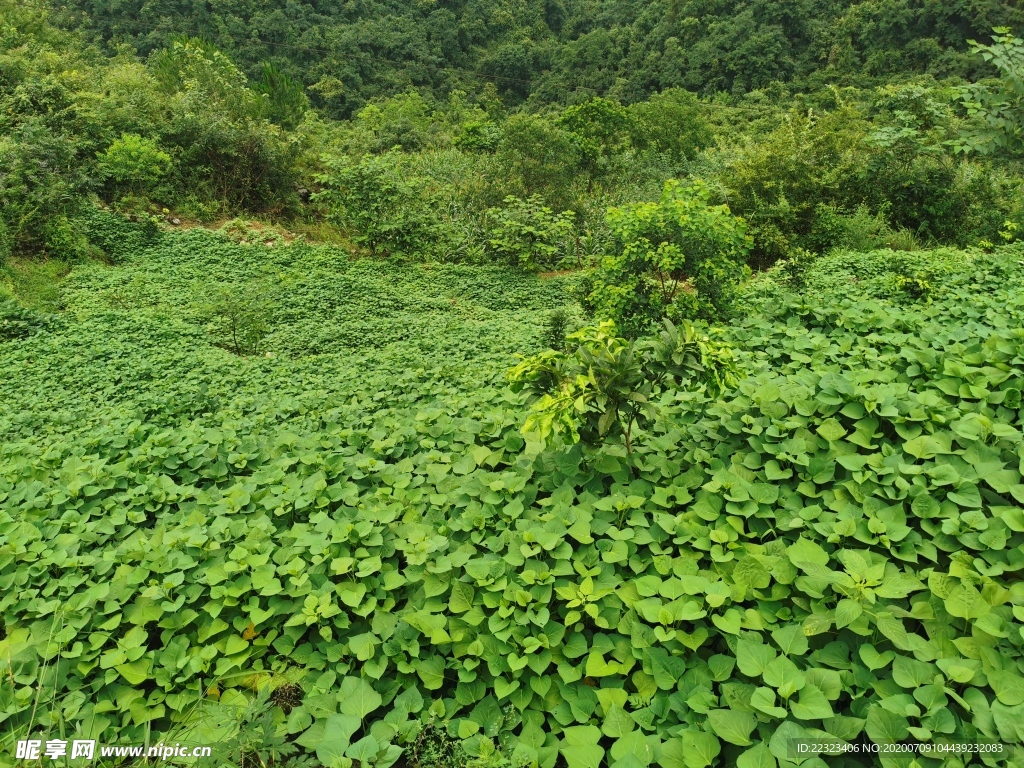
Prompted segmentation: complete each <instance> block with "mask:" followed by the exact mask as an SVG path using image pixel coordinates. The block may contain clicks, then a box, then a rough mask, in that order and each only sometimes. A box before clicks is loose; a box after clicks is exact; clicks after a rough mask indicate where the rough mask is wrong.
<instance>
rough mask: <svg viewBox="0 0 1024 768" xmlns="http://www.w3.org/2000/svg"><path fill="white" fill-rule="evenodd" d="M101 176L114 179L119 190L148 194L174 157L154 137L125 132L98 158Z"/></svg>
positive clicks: (168, 167) (121, 191)
mask: <svg viewBox="0 0 1024 768" xmlns="http://www.w3.org/2000/svg"><path fill="white" fill-rule="evenodd" d="M98 160H99V172H100V174H101V176H102V177H104V178H107V179H110V180H111V181H113V182H114V184H115V188H116V189H117V191H118V192H120V193H124V192H128V193H131V194H133V195H140V196H148V195H150V194H152V191H153V187H154V186H155V185H156V183H157V182H158V181H160V179H162V178H163V177H164V176H165V175H166V174H167V172H168V171H169V170H170V166H171V156H170V155H168V154H167V153H166V152H163V151H161V150H160V148H159V147H158V146H157V143H156V142H155V141H153V140H152V139H147V138H143V137H142V136H139V135H138V134H133V133H125V134H122V135H121V138H119V139H117V140H116V141H114V142H113V143H112V144H111V145H110V146H109V147H108V148H107V150H106V151H105V152H103V153H101V154H100V155H99V157H98Z"/></svg>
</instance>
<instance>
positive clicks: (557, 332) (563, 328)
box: [542, 309, 572, 352]
mask: <svg viewBox="0 0 1024 768" xmlns="http://www.w3.org/2000/svg"><path fill="white" fill-rule="evenodd" d="M571 322H572V320H571V318H570V317H569V313H568V312H566V311H565V310H564V309H556V310H555V311H554V312H552V313H551V314H550V315H548V319H547V322H546V323H545V325H544V335H543V337H542V341H543V342H544V343H545V344H546V345H547V346H548V348H549V349H553V350H555V351H556V352H561V351H564V350H565V345H566V341H567V338H566V337H567V336H568V334H569V328H570V323H571Z"/></svg>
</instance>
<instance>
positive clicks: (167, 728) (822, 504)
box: [0, 230, 1024, 768]
mask: <svg viewBox="0 0 1024 768" xmlns="http://www.w3.org/2000/svg"><path fill="white" fill-rule="evenodd" d="M1022 261H1024V252H1022V251H1021V250H1020V248H1019V247H1017V246H1010V247H1006V248H1001V249H996V250H995V251H994V252H991V253H986V252H984V251H981V250H973V251H955V250H945V251H942V250H940V251H936V252H925V253H914V254H904V253H899V252H893V251H878V252H873V253H868V254H849V253H838V254H836V255H833V256H828V257H822V258H821V259H818V260H815V261H813V262H810V263H805V264H802V265H801V271H800V280H799V281H795V282H796V283H797V284H798V285H799V286H800V287H794V281H793V279H792V273H791V272H787V271H786V270H784V269H781V268H780V269H778V270H774V271H772V272H770V273H767V274H766V275H763V276H760V277H759V278H757V279H756V280H754V281H753V282H751V283H750V284H748V285H746V286H744V287H743V288H742V290H741V292H740V296H739V298H738V301H740V302H742V311H741V312H740V313H739V314H738V315H737V316H736V319H734V320H733V321H732V323H731V324H730V325H727V326H723V327H721V328H719V329H717V330H707V331H706V333H708V334H710V336H709V338H713V340H714V343H715V344H717V345H718V346H719V347H720V348H725V347H727V348H729V349H730V350H732V354H734V355H735V361H734V364H735V367H736V371H737V374H738V376H739V378H738V379H737V380H735V381H732V382H729V383H727V384H726V386H725V387H724V388H723V389H722V391H721V392H720V393H719V394H717V396H715V397H712V396H711V394H710V393H709V391H708V389H707V388H706V387H705V386H704V385H703V384H702V383H701V380H700V377H695V378H693V379H690V380H689V383H687V382H683V383H682V385H681V386H679V387H676V386H672V387H664V388H658V387H654V388H653V389H652V390H651V391H650V393H649V396H650V397H649V399H650V401H651V404H652V405H653V406H654V407H655V410H654V411H653V412H652V414H651V417H650V418H648V419H645V420H644V421H643V423H642V424H639V425H638V426H635V427H633V430H634V431H633V434H632V440H631V446H630V450H627V448H626V445H625V444H624V442H623V440H622V438H621V436H617V433H615V432H614V431H612V432H611V433H610V434H609V436H608V439H604V440H602V439H590V440H583V441H580V442H575V441H574V439H573V438H572V437H571V436H569V435H570V433H565V434H566V437H564V438H554V437H552V436H548V439H547V440H545V441H541V440H539V439H538V435H537V434H536V433H535V432H531V431H529V430H527V431H526V433H525V434H524V432H523V431H522V427H523V425H524V423H525V422H526V421H527V419H528V417H529V415H530V410H531V407H532V405H531V402H530V401H529V400H528V399H527V398H526V395H525V393H521V394H516V393H514V392H513V391H512V390H511V389H509V388H508V387H507V386H506V385H505V375H506V370H507V369H508V367H509V366H510V365H511V363H512V362H514V353H517V352H518V353H522V354H525V355H527V356H530V355H536V354H541V353H542V349H543V346H544V342H543V341H542V339H543V338H544V337H545V336H547V335H548V333H549V328H548V326H549V325H550V320H551V317H552V313H553V312H556V311H558V310H560V309H561V310H562V311H563V312H570V313H572V312H575V310H572V309H571V306H570V305H571V302H570V298H569V297H570V296H571V295H572V294H573V293H574V291H575V288H574V286H573V285H572V282H573V280H575V279H576V278H574V277H571V276H569V277H561V278H554V279H552V280H542V279H539V278H536V277H532V276H528V275H525V274H523V273H516V272H501V271H497V270H495V269H493V268H478V267H458V266H447V267H446V266H441V265H434V266H422V267H409V266H408V265H406V266H401V265H395V264H392V263H388V262H381V261H378V260H373V259H360V260H355V261H353V260H351V259H349V257H348V256H347V254H345V253H344V252H343V251H340V250H338V249H334V248H329V247H324V246H310V245H305V244H302V243H298V244H293V245H286V244H277V245H270V246H267V245H263V244H256V245H245V244H241V243H238V242H236V241H235V240H232V239H231V238H229V237H227V236H226V235H218V234H215V233H208V232H205V231H202V230H195V231H191V232H188V233H175V234H162V235H158V236H157V237H156V239H155V240H154V241H153V242H152V243H151V244H150V245H149V246H148V247H144V248H140V250H139V251H138V252H136V253H135V254H134V255H132V256H129V257H127V258H126V259H125V260H124V261H123V263H122V264H120V265H118V266H115V267H108V266H105V265H100V264H96V265H92V266H88V265H85V266H82V267H79V268H76V269H75V270H73V271H72V273H71V275H70V276H69V278H68V279H67V280H66V282H65V283H64V289H63V296H62V302H63V304H64V306H66V307H67V310H66V311H65V312H64V313H63V314H62V315H61V316H60V319H59V322H57V321H53V322H51V321H49V319H48V316H46V315H44V314H39V315H25V314H21V315H19V314H17V313H14V314H9V315H5V317H9V318H10V319H9V321H7V325H5V326H4V327H11V328H14V329H16V332H14V333H12V334H10V335H9V336H8V337H5V340H4V341H2V342H0V360H2V367H3V370H4V371H11V372H13V375H7V376H5V377H4V378H3V380H2V381H0V396H2V397H0V402H2V403H3V408H2V411H0V433H2V435H3V447H2V448H0V586H2V587H3V589H2V590H0V593H2V597H0V615H2V616H3V636H2V638H0V659H2V661H0V664H2V665H3V666H2V668H0V669H2V673H3V677H4V681H5V684H4V686H3V687H2V689H0V697H2V698H0V712H2V715H0V716H2V718H3V729H4V734H5V737H4V738H5V739H7V740H13V739H14V738H24V736H25V735H26V734H28V733H29V732H31V733H33V734H42V735H43V736H46V735H51V737H52V738H59V737H60V734H65V735H69V734H78V735H79V736H81V737H84V738H92V737H96V738H99V739H101V741H104V742H107V743H114V742H120V743H140V744H141V743H154V742H156V741H158V740H160V739H163V740H164V741H169V740H174V741H186V742H190V743H191V742H195V743H221V744H224V745H225V746H224V754H221V755H220V756H218V757H217V758H216V759H217V761H218V762H217V764H227V763H228V762H233V763H234V764H236V765H242V764H245V765H250V764H259V762H260V761H262V762H263V764H274V765H285V764H296V765H298V764H305V765H315V764H317V763H319V764H322V765H325V766H331V765H341V766H350V765H355V763H356V762H358V763H359V764H363V763H366V764H369V765H374V766H382V768H386V766H389V765H392V764H396V763H398V762H399V761H406V762H411V763H414V764H417V765H463V764H466V763H467V762H477V763H480V764H494V765H507V764H511V765H530V764H537V765H539V766H545V767H547V768H552V766H559V765H565V766H568V768H585V767H586V768H597V767H598V766H601V765H608V766H612V765H615V766H620V768H625V766H636V765H640V766H647V765H658V766H661V767H662V768H683V767H684V766H685V768H693V767H694V766H706V765H734V764H735V765H740V766H744V767H745V766H752V765H792V764H797V763H799V764H801V765H811V766H820V765H822V764H827V765H863V764H864V762H863V759H862V758H856V759H854V758H843V757H826V758H824V759H822V758H811V759H805V760H801V759H800V758H798V757H795V756H794V755H793V753H791V752H790V751H789V744H788V741H787V740H788V739H790V738H797V737H807V738H814V739H820V738H826V737H828V738H834V739H838V740H843V741H847V742H851V743H863V742H864V741H865V740H866V739H870V740H873V741H875V742H879V743H894V742H900V741H903V740H907V739H912V740H918V741H922V742H942V741H943V740H952V741H969V742H978V741H985V740H994V741H997V742H1000V743H1003V744H1007V745H1013V744H1019V743H1020V742H1021V741H1022V739H1024V734H1022V733H1021V732H1020V722H1021V712H1022V708H1024V669H1022V668H1021V659H1022V654H1021V645H1022V642H1024V638H1022V635H1021V626H1022V619H1024V615H1022V614H1024V591H1022V590H1021V587H1020V582H1019V579H1018V577H1017V574H1018V573H1019V571H1020V568H1021V565H1022V564H1024V556H1022V554H1021V548H1020V547H1021V544H1022V543H1024V518H1022V516H1021V515H1022V512H1021V509H1022V500H1024V485H1022V484H1021V476H1020V470H1021V467H1020V463H1021V455H1022V448H1021V431H1020V430H1021V412H1020V407H1021V403H1020V392H1021V389H1022V383H1024V370H1022V367H1024V366H1022V362H1021V360H1022V358H1021V352H1020V346H1021V343H1022V338H1024V337H1022V335H1021V332H1020V331H1019V330H1018V329H1019V328H1020V327H1022V325H1021V322H1022V312H1024V305H1022V300H1021V298H1020V297H1021V295H1022V294H1021V291H1020V284H1021V281H1022V279H1024V267H1022V266H1021V263H1022ZM924 274H927V276H928V277H927V281H926V282H927V289H926V290H911V289H908V285H907V282H906V280H907V279H908V276H909V277H911V278H913V279H921V280H923V279H924V278H920V277H919V276H920V275H924ZM914 276H918V277H914ZM901 278H902V279H901ZM210 283H214V284H217V285H222V286H225V287H229V286H230V287H234V288H235V289H237V293H236V295H238V296H245V295H247V294H246V291H250V290H256V289H257V288H258V289H260V291H262V293H261V294H260V295H261V296H265V297H268V298H267V299H266V300H267V301H268V304H269V307H270V309H269V311H268V315H267V321H266V322H267V331H266V334H265V335H264V336H263V337H262V345H261V347H260V350H259V351H258V353H255V354H253V353H248V354H246V351H245V350H233V349H230V348H225V347H224V346H223V345H219V338H220V337H219V330H218V327H217V326H216V324H213V325H211V324H210V320H209V316H208V314H207V313H206V309H205V308H206V307H207V306H208V304H207V302H208V285H209V284H210ZM572 345H573V337H572V336H571V335H570V337H569V339H567V341H566V346H565V347H564V348H565V349H567V350H569V352H572V350H573V346H572ZM239 353H241V354H239ZM70 359H73V360H75V361H76V364H75V365H73V366H69V365H67V361H68V360H70ZM687 365H692V362H691V363H687ZM716 389H718V387H717V386H716ZM583 434H584V435H585V434H586V431H585V430H584V432H583ZM7 744H8V742H5V750H4V751H3V754H4V755H5V758H4V759H7V757H6V756H7V755H10V754H13V752H12V751H11V750H8V749H6V746H7ZM229 752H230V754H228V753H229ZM1016 760H1017V758H1015V757H1014V758H1011V759H1010V760H1007V759H1005V758H1004V757H994V756H984V757H982V756H978V755H972V756H961V757H957V756H948V755H944V756H936V757H927V758H919V759H918V763H919V764H920V765H926V766H931V765H936V766H938V765H963V764H966V763H970V762H984V763H985V764H992V765H1014V764H1016ZM875 762H876V763H877V764H881V765H888V764H896V761H894V760H892V759H890V758H884V757H882V758H876V759H875ZM900 764H901V765H902V764H906V761H905V760H904V761H903V762H900Z"/></svg>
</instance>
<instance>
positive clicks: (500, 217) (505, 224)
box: [487, 195, 575, 272]
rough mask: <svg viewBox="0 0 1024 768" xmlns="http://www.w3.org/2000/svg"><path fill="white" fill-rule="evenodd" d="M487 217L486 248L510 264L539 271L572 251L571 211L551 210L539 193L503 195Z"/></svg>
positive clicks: (558, 261)
mask: <svg viewBox="0 0 1024 768" xmlns="http://www.w3.org/2000/svg"><path fill="white" fill-rule="evenodd" d="M487 216H488V239H487V246H488V251H489V253H490V254H492V255H493V256H494V257H495V258H496V259H497V260H498V261H501V262H503V263H505V264H508V265H509V266H512V267H517V268H519V269H525V270H527V271H529V272H539V271H541V270H544V269H555V268H556V267H558V266H559V264H560V263H561V262H562V260H563V259H564V258H565V257H566V254H567V253H569V252H571V250H572V235H573V231H574V230H573V218H574V216H575V214H573V212H572V211H562V213H557V214H556V213H555V212H554V211H552V210H551V209H550V208H548V207H547V206H546V205H544V203H543V201H542V200H541V198H540V196H538V195H534V196H533V197H531V198H529V199H528V200H520V199H519V198H518V197H513V196H509V197H506V198H505V207H504V208H491V209H490V210H489V211H487Z"/></svg>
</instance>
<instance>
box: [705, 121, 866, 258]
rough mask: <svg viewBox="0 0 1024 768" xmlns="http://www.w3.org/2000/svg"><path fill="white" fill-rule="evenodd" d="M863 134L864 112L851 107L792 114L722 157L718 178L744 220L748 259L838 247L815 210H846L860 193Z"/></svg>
mask: <svg viewBox="0 0 1024 768" xmlns="http://www.w3.org/2000/svg"><path fill="white" fill-rule="evenodd" d="M866 136H867V132H866V128H865V123H864V119H863V116H862V115H861V114H860V113H859V112H858V111H857V110H855V109H853V108H851V107H845V108H842V109H839V110H836V111H835V112H832V113H829V114H826V115H823V116H820V117H818V116H814V115H802V114H791V115H787V116H786V117H785V120H784V122H783V124H782V125H781V126H780V127H779V128H777V129H775V130H774V131H772V132H771V133H770V134H768V136H766V137H765V138H764V139H761V140H757V141H750V142H748V143H747V145H746V146H745V147H743V148H742V149H741V150H740V151H739V153H738V155H737V156H736V157H735V158H734V159H732V160H731V161H730V162H729V163H728V165H727V166H726V168H725V169H724V171H723V173H722V177H721V181H722V183H723V184H724V185H725V187H726V188H727V189H728V190H729V201H730V205H731V206H732V208H733V209H734V210H735V211H736V212H737V213H738V214H740V215H742V216H744V217H745V218H746V219H747V221H748V222H749V225H750V234H751V236H752V238H753V247H752V249H751V251H750V255H751V263H752V265H755V266H759V267H764V266H769V265H771V264H774V263H775V262H776V261H778V260H779V259H784V258H786V257H787V256H788V255H789V252H790V249H792V248H796V247H804V248H812V249H814V250H818V251H825V250H828V249H829V248H832V247H835V246H838V245H841V238H840V234H839V231H838V230H835V231H833V232H832V233H830V235H829V236H828V237H822V235H823V234H825V232H823V231H822V229H821V227H818V228H817V229H816V225H817V216H818V213H819V211H821V210H822V206H825V207H826V209H827V210H831V211H836V212H841V211H852V210H855V209H856V208H857V205H858V204H859V203H860V202H862V201H863V200H864V199H865V198H864V194H863V191H862V190H863V182H862V177H863V174H864V169H865V166H866V165H867V163H868V160H869V157H870V155H871V150H870V148H869V147H868V145H867V143H866Z"/></svg>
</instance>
